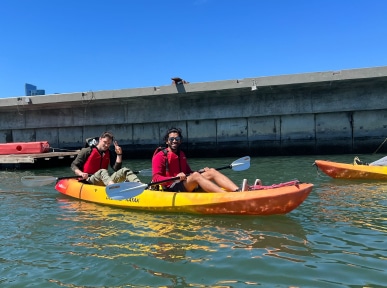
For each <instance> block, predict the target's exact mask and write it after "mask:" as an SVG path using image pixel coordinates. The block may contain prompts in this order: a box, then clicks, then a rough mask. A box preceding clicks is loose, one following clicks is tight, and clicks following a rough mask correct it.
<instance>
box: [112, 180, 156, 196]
mask: <svg viewBox="0 0 387 288" xmlns="http://www.w3.org/2000/svg"><path fill="white" fill-rule="evenodd" d="M147 187H148V185H147V184H143V183H138V182H122V183H115V184H111V185H108V186H106V194H107V195H108V197H109V198H110V199H114V200H125V199H130V198H133V197H136V196H137V195H139V194H141V193H142V192H143V191H144V190H145V189H146V188H147Z"/></svg>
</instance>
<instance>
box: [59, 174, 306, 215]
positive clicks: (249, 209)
mask: <svg viewBox="0 0 387 288" xmlns="http://www.w3.org/2000/svg"><path fill="white" fill-rule="evenodd" d="M312 188H313V184H310V183H299V182H297V181H291V182H287V183H282V184H274V185H272V186H262V188H261V189H260V190H253V191H246V192H225V193H206V192H179V193H176V192H164V191H155V190H148V189H144V190H141V191H142V192H141V193H140V194H138V195H136V196H134V197H132V198H129V199H124V200H116V199H111V198H109V197H108V195H107V194H106V187H104V186H95V185H90V184H84V183H82V182H78V180H76V179H63V180H60V181H58V183H57V184H56V186H55V189H56V190H57V191H59V192H60V193H62V194H64V195H67V196H70V197H73V198H76V199H81V200H85V201H89V202H94V203H98V204H103V205H110V206H116V207H120V208H129V209H134V210H145V211H155V212H184V213H193V214H232V215H274V214H286V213H288V212H290V211H292V210H294V209H295V208H297V207H298V206H299V205H300V204H301V203H302V202H303V201H304V200H305V199H306V198H307V197H308V195H309V194H310V192H311V191H312Z"/></svg>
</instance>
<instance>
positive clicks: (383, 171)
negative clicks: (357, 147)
mask: <svg viewBox="0 0 387 288" xmlns="http://www.w3.org/2000/svg"><path fill="white" fill-rule="evenodd" d="M315 164H316V165H317V167H318V168H319V169H320V170H321V171H322V172H324V173H325V174H327V175H328V176H330V177H332V178H337V179H368V180H387V166H367V165H356V164H345V163H339V162H332V161H325V160H316V161H315Z"/></svg>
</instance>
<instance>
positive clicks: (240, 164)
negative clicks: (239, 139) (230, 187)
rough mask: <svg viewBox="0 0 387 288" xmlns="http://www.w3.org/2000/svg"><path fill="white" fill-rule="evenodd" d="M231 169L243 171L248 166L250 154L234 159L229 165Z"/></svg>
mask: <svg viewBox="0 0 387 288" xmlns="http://www.w3.org/2000/svg"><path fill="white" fill-rule="evenodd" d="M230 167H231V169H232V170H234V171H243V170H247V169H249V168H250V156H245V157H242V158H239V159H238V160H235V161H234V162H232V163H231V165H230Z"/></svg>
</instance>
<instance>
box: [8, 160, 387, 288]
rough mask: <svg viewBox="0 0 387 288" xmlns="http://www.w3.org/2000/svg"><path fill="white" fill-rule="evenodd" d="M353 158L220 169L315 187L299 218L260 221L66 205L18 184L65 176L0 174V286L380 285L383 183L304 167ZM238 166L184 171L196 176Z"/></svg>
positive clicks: (46, 191)
mask: <svg viewBox="0 0 387 288" xmlns="http://www.w3.org/2000/svg"><path fill="white" fill-rule="evenodd" d="M241 156H243V155H241ZM353 156H354V155H330V156H329V155H328V156H327V155H325V156H301V157H300V156H297V157H267V158H265V157H257V158H252V159H251V167H250V169H249V170H247V171H244V172H235V171H232V170H231V169H228V170H223V172H224V173H225V174H227V175H228V176H230V178H232V179H233V180H234V181H235V182H237V183H238V184H239V183H241V181H242V179H243V178H248V179H249V180H250V182H253V181H254V179H255V178H256V177H259V178H260V179H262V181H263V183H264V184H273V183H280V182H285V181H289V180H292V179H295V178H297V179H299V180H301V181H304V182H311V183H314V184H315V187H314V189H313V191H312V193H311V194H310V196H309V197H308V198H307V199H306V200H305V202H304V203H303V204H302V205H301V206H300V207H298V208H297V209H296V210H294V211H292V212H291V213H289V214H287V215H281V216H265V217H262V216H238V217H235V216H232V217H231V216H200V215H188V214H167V213H149V212H133V211H129V210H123V209H117V208H110V207H105V206H101V205H96V204H93V203H86V202H80V201H77V200H72V199H69V198H66V197H65V196H62V195H61V194H59V193H58V192H56V191H55V189H54V184H52V185H47V186H44V187H39V188H29V187H24V186H22V184H21V182H20V178H21V177H22V176H25V175H51V176H57V177H60V176H69V175H71V174H72V173H71V172H70V169H69V168H67V167H65V168H55V169H53V170H36V171H0V201H1V202H0V203H1V204H0V205H1V212H0V223H1V230H0V286H1V287H255V286H257V285H260V286H263V287H383V286H384V287H385V285H386V280H387V276H385V272H384V271H386V270H387V261H386V260H387V258H386V257H387V245H386V244H385V239H386V236H387V225H386V224H387V216H386V214H387V213H386V206H387V191H386V190H387V183H386V182H378V181H374V182H371V181H346V180H335V179H331V178H329V177H327V176H324V175H323V174H321V172H320V173H318V172H317V169H316V167H315V166H312V164H313V162H314V160H315V159H328V160H334V161H339V162H351V161H352V159H353ZM381 156H383V155H372V157H371V155H360V158H361V159H364V160H366V161H371V160H374V159H377V158H378V157H381ZM234 160H236V158H235V159H233V158H218V159H191V161H190V163H191V166H192V168H194V169H199V168H202V167H204V166H211V167H223V166H225V165H227V164H230V163H231V162H232V161H234ZM129 163H130V165H129ZM125 164H128V165H127V166H130V167H131V168H132V169H134V170H141V169H146V168H149V167H150V165H151V163H150V161H149V160H142V161H141V160H136V161H126V162H125ZM142 180H143V181H144V182H146V183H147V182H149V181H150V179H149V178H146V177H142Z"/></svg>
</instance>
